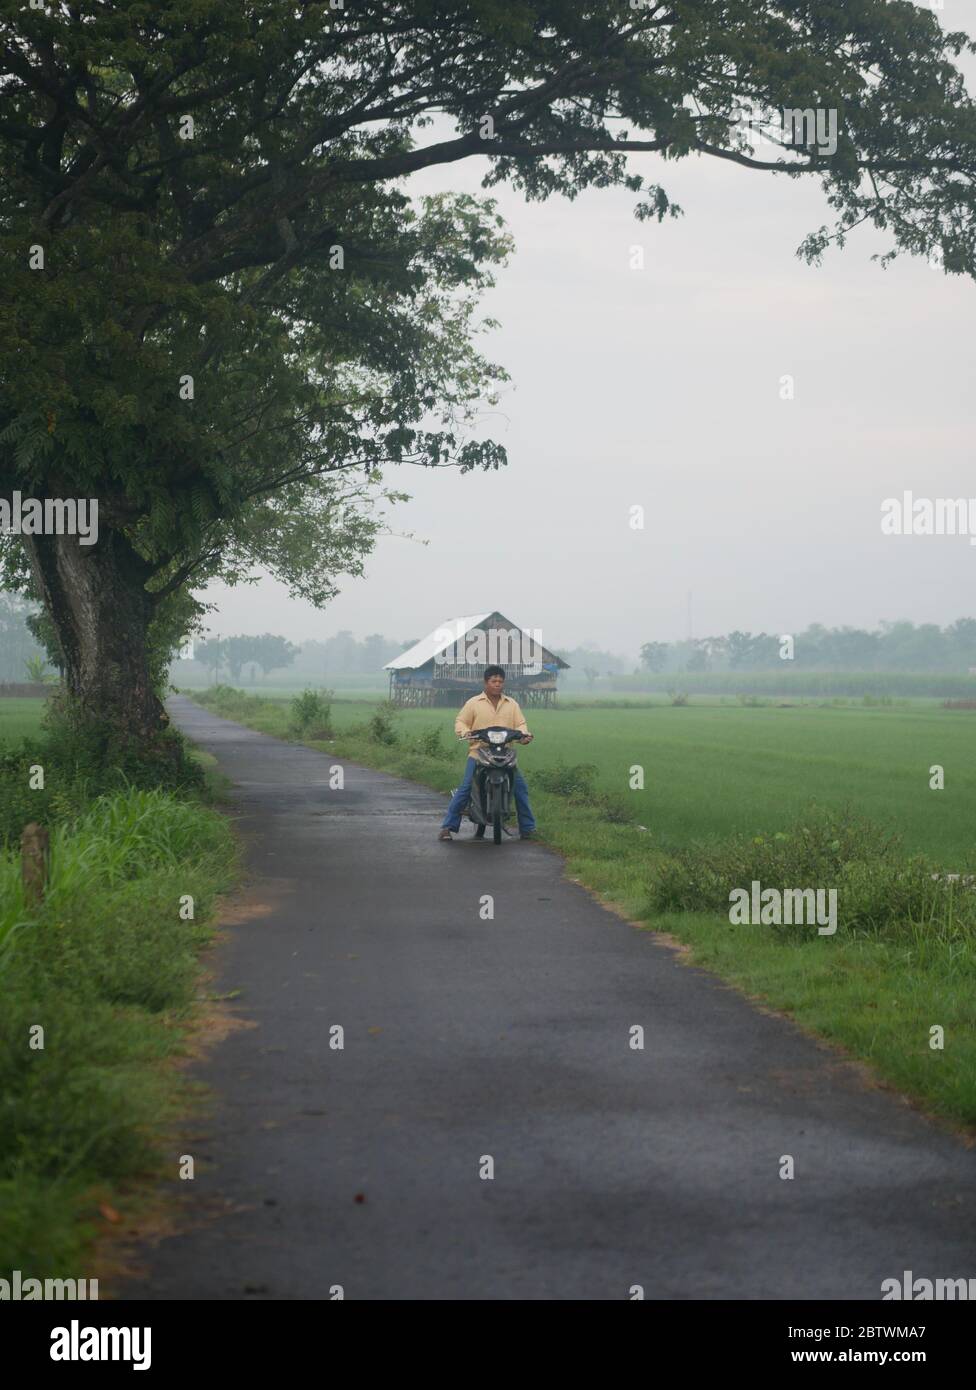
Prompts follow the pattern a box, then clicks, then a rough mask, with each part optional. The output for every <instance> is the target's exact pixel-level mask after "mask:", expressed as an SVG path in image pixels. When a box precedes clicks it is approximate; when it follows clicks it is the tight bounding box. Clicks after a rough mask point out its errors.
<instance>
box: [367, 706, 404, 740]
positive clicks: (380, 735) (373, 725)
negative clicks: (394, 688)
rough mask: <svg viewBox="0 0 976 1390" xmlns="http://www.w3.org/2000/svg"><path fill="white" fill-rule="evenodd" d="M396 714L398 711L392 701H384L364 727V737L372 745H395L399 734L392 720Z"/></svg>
mask: <svg viewBox="0 0 976 1390" xmlns="http://www.w3.org/2000/svg"><path fill="white" fill-rule="evenodd" d="M398 713H399V709H398V707H397V706H396V705H395V704H393V702H392V700H384V701H383V702H382V703H381V704H380V705H379V707H378V708H377V710H376V713H375V714H374V715H373V717H372V718H371V719H370V720H369V722H368V723H367V725H366V737H367V738H369V739H371V740H372V741H373V743H385V744H393V743H396V742H397V740H398V738H399V734H398V733H397V729H396V725H395V723H394V720H395V719H396V716H397V714H398Z"/></svg>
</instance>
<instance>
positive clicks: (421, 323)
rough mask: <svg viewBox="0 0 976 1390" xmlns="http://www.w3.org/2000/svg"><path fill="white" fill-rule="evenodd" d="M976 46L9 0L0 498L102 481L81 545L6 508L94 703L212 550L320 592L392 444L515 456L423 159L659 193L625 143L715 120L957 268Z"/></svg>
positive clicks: (886, 16) (752, 4) (186, 3)
mask: <svg viewBox="0 0 976 1390" xmlns="http://www.w3.org/2000/svg"><path fill="white" fill-rule="evenodd" d="M967 45H968V40H967V39H966V36H964V35H962V34H951V33H945V32H943V30H942V29H941V27H940V26H939V24H938V21H937V19H936V18H935V16H934V15H933V14H932V13H931V12H929V11H928V10H926V9H922V8H918V7H916V6H914V5H911V4H907V3H901V2H900V0H894V2H893V3H886V0H843V3H841V0H834V3H830V2H829V0H671V3H662V4H657V3H654V0H616V2H615V0H600V3H596V4H594V3H589V2H588V0H551V2H550V3H527V2H526V3H521V2H519V0H511V3H509V2H508V0H467V3H456V2H455V0H426V2H425V3H397V0H380V3H374V0H346V3H343V0H332V3H317V4H309V3H303V0H291V3H282V0H151V2H150V0H116V3H106V2H105V0H102V2H100V3H77V4H73V3H59V2H58V0H50V3H48V4H47V6H46V8H44V9H34V8H31V7H30V6H29V5H28V4H26V3H24V0H16V3H12V0H0V168H2V171H3V186H2V197H0V254H2V261H3V275H2V280H0V296H2V298H0V498H3V497H6V498H8V499H9V498H10V497H11V496H12V494H13V492H14V491H20V492H21V493H23V494H24V495H26V496H31V497H39V498H49V497H50V498H54V497H62V498H64V497H78V496H81V497H97V498H98V499H99V503H100V534H99V539H98V542H97V544H96V545H94V546H89V547H87V548H86V547H85V546H83V545H81V544H80V543H79V539H78V538H76V537H71V536H57V535H37V536H25V537H22V538H21V539H20V540H18V541H16V542H13V543H11V542H8V543H7V544H8V546H10V545H11V544H12V545H13V552H12V553H11V554H10V555H9V556H8V565H9V568H10V571H11V572H12V573H13V575H14V576H15V578H19V580H20V582H21V583H23V584H24V585H27V586H29V587H30V588H31V589H32V591H33V592H34V593H35V594H36V595H37V596H38V597H39V598H41V599H42V600H43V603H44V605H45V607H46V610H47V614H48V617H49V620H50V624H51V629H52V631H53V632H54V634H55V640H56V643H57V646H58V648H59V654H60V658H61V664H62V665H63V667H64V670H65V673H66V682H67V686H68V688H69V690H70V691H71V692H72V694H73V697H74V700H75V703H76V706H77V708H78V710H80V711H81V712H82V713H84V714H87V715H89V716H90V717H92V718H95V717H100V718H103V719H107V720H108V722H109V723H110V724H111V726H112V727H113V728H115V729H116V730H123V731H128V732H129V733H130V734H131V735H133V736H135V737H137V738H140V739H147V738H150V737H151V736H152V732H153V730H154V729H155V728H156V727H157V726H158V723H159V719H160V714H161V711H160V706H159V702H158V697H157V694H156V691H155V689H154V681H153V667H152V653H153V651H158V650H159V649H160V642H161V640H162V639H161V638H160V636H159V634H160V633H165V634H168V635H169V636H172V635H173V633H174V630H175V629H176V628H178V627H180V626H185V619H186V615H187V614H192V611H193V601H192V594H193V592H194V591H195V590H198V589H199V587H200V586H201V585H202V584H203V583H204V582H205V581H206V580H207V579H209V578H212V577H213V576H214V575H217V574H220V575H222V576H224V577H225V578H229V579H231V580H234V579H240V578H244V577H245V576H246V575H247V574H248V573H250V572H253V569H254V567H255V565H264V566H267V567H269V568H271V569H272V570H273V571H275V572H277V573H278V574H279V575H280V576H282V577H283V578H285V579H286V580H287V582H288V583H289V584H290V585H291V586H292V589H293V591H294V592H297V593H300V594H302V595H303V596H305V597H309V598H311V599H312V600H313V601H315V602H324V601H325V600H326V599H327V598H328V597H329V596H330V594H331V593H333V592H334V589H335V585H336V582H337V576H338V575H340V574H342V573H344V572H345V573H357V572H359V571H360V570H361V566H362V559H363V556H364V555H365V554H366V553H367V551H368V550H369V548H370V545H371V544H372V542H373V539H374V537H375V534H376V531H377V528H378V527H379V526H380V524H381V520H380V517H379V515H378V512H377V510H376V509H375V508H373V509H372V510H371V508H370V499H371V498H372V497H374V496H375V493H376V490H377V489H379V490H380V491H382V488H383V484H382V474H381V473H380V469H381V467H382V465H383V464H384V463H387V462H390V461H392V462H394V463H402V462H414V463H418V464H422V465H426V466H454V467H461V468H465V469H467V468H474V467H494V466H498V464H500V463H501V462H503V461H504V455H503V452H502V450H501V449H499V448H498V447H497V446H495V445H494V444H492V443H491V442H490V441H485V440H483V439H478V438H477V437H468V434H466V432H465V431H466V424H467V423H468V422H469V421H470V420H471V418H472V416H473V413H474V412H475V411H476V410H477V409H478V406H479V403H480V402H481V401H482V400H483V399H484V398H485V397H486V395H487V396H490V393H491V391H492V388H493V384H494V382H495V381H497V380H498V379H499V378H500V376H501V375H502V373H501V372H500V371H499V369H497V368H495V367H493V366H492V365H491V364H490V363H489V362H487V361H485V359H484V358H483V357H482V356H481V355H480V353H479V352H478V351H477V350H476V349H475V346H474V329H475V319H474V313H475V302H476V299H477V296H478V294H479V293H480V291H481V290H482V289H483V288H484V286H485V285H486V284H488V283H490V272H491V269H492V267H493V266H494V265H495V264H497V263H498V262H499V261H500V260H501V259H502V258H503V256H504V253H505V250H506V241H505V238H504V235H503V232H502V229H501V228H500V225H499V223H498V219H497V218H496V216H495V214H494V212H493V209H492V207H491V205H490V203H488V202H486V201H484V200H481V201H478V200H473V199H471V198H467V197H453V198H451V197H440V198H426V199H420V200H417V201H413V202H412V201H411V200H410V199H409V198H408V196H407V192H406V190H405V187H404V180H405V179H406V178H407V176H409V175H411V174H413V173H416V172H417V171H419V170H422V169H425V168H430V167H432V166H435V165H444V164H452V163H456V162H457V161H459V160H462V159H467V158H471V157H474V156H484V157H487V160H488V173H487V179H486V182H487V183H488V184H489V185H490V184H492V183H497V182H500V181H508V182H510V183H512V184H514V185H516V186H518V187H520V188H522V189H523V190H524V191H525V193H526V194H527V195H528V196H529V197H545V196H547V195H549V194H551V193H554V192H561V193H564V194H567V195H569V196H572V195H574V194H575V193H576V192H577V191H579V190H580V189H582V188H585V187H588V186H607V185H625V186H626V187H628V188H630V189H632V190H633V191H634V193H635V195H636V200H637V211H638V215H640V216H643V217H649V216H656V217H658V218H661V217H663V216H665V215H667V214H669V213H674V212H675V211H676V209H675V208H674V207H673V206H672V205H671V204H670V202H669V199H668V195H667V192H666V191H665V189H664V188H663V187H661V186H660V185H659V184H658V183H657V182H650V183H648V182H647V180H646V178H645V175H644V173H643V172H642V169H643V170H646V168H647V166H648V161H647V160H646V158H643V157H642V156H645V155H646V154H647V153H649V152H654V153H656V154H658V155H661V156H663V157H664V158H665V159H673V158H678V157H681V156H689V155H702V156H707V157H710V158H715V159H722V160H728V161H732V162H734V163H736V164H739V165H741V166H743V167H744V168H745V169H749V170H755V171H772V172H774V173H779V174H781V175H785V176H787V177H796V178H801V177H811V176H812V177H815V178H818V179H820V180H822V182H823V184H824V187H825V189H826V195H827V200H828V202H829V204H830V205H831V206H832V208H833V210H834V219H833V223H832V225H830V226H827V227H824V228H821V229H817V230H814V231H813V233H812V234H811V236H810V237H809V238H808V240H807V242H806V243H805V245H804V248H803V251H804V254H806V255H807V256H809V257H810V258H811V259H816V258H817V257H819V256H820V255H821V254H822V252H823V250H824V249H825V247H826V246H827V245H828V243H829V242H830V241H831V240H832V239H836V240H837V241H838V242H841V243H842V242H843V240H844V238H845V236H846V235H847V234H848V232H849V231H850V230H851V229H852V228H853V227H854V226H855V225H856V224H857V223H858V222H861V221H869V222H873V223H874V224H875V225H876V226H878V227H880V228H883V229H885V230H886V231H887V232H888V233H889V235H890V245H891V251H892V253H897V252H898V251H899V250H906V251H909V252H913V253H932V252H933V251H938V252H939V254H940V255H941V256H942V258H943V260H944V264H945V267H946V269H947V270H948V271H951V272H958V273H967V274H972V273H973V271H974V265H976V257H974V227H976V222H974V217H973V198H974V193H973V172H974V168H976V143H974V136H976V119H974V112H973V106H972V103H971V101H970V99H969V97H968V96H967V95H966V93H965V90H964V87H963V83H962V79H961V77H960V75H959V73H958V71H957V70H956V68H955V67H954V65H953V61H952V60H953V58H954V57H957V56H958V54H959V53H960V52H961V51H962V50H963V48H964V47H966V46H967ZM744 104H745V105H746V106H748V107H749V109H750V110H751V111H752V112H753V113H754V115H755V121H756V122H759V123H762V122H763V121H765V122H766V126H765V128H766V132H767V135H769V136H770V137H771V138H770V140H767V141H766V142H764V144H765V148H764V149H762V150H760V149H759V148H758V147H757V145H756V141H755V134H756V129H755V123H754V124H753V125H752V126H750V127H746V126H744V125H743V120H742V114H743V105H744ZM787 110H789V111H796V112H802V111H809V112H810V113H811V116H812V115H813V114H814V113H816V112H821V113H824V131H835V132H836V139H833V138H832V139H830V140H829V141H825V140H824V139H823V138H820V137H821V136H822V134H823V131H819V130H818V127H817V124H816V121H815V120H812V121H811V122H810V123H808V124H807V125H806V128H804V122H803V121H802V120H801V121H800V122H799V125H796V124H793V125H792V126H791V128H790V129H789V130H787V129H786V128H785V125H784V118H782V115H781V116H780V119H779V124H777V120H776V118H775V117H774V113H776V112H779V113H782V112H784V111H787ZM831 113H834V115H835V118H836V126H834V125H833V124H832V117H831ZM777 140H778V141H779V143H780V145H781V148H780V149H778V150H777V149H775V148H770V144H771V142H775V141H777ZM393 495H394V496H395V495H396V494H393ZM174 604H177V605H180V606H178V607H177V608H176V609H175V610H174ZM177 635H178V634H177Z"/></svg>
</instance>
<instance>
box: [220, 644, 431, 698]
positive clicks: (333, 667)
mask: <svg viewBox="0 0 976 1390" xmlns="http://www.w3.org/2000/svg"><path fill="white" fill-rule="evenodd" d="M417 640H418V639H417V638H413V639H411V641H409V642H399V641H396V640H394V639H391V638H389V637H383V636H381V635H380V634H379V633H375V632H374V633H372V634H371V635H370V636H368V637H365V638H363V640H362V641H360V640H358V639H357V638H356V637H354V636H353V634H352V633H351V632H349V631H343V632H338V633H336V635H335V636H334V637H329V638H326V640H325V641H318V640H316V639H311V640H309V641H307V642H303V643H302V644H301V646H296V645H294V644H293V643H291V642H289V641H287V640H286V639H285V638H284V637H278V636H275V635H274V634H273V633H270V632H265V633H262V634H261V635H260V636H248V635H246V634H243V633H242V634H238V635H236V636H230V637H220V636H213V637H208V638H207V639H206V641H202V642H197V643H196V644H195V647H194V652H193V660H194V661H197V662H199V663H200V664H201V665H202V666H204V667H206V669H207V671H208V672H209V673H210V675H211V676H212V678H213V679H214V680H218V679H221V678H223V677H224V676H226V677H227V678H228V679H229V680H230V681H232V682H233V683H234V684H235V685H236V684H237V683H238V682H239V681H240V680H241V679H242V677H243V678H244V680H245V681H250V683H251V684H253V683H254V681H255V680H256V678H257V672H258V671H259V670H260V671H261V672H262V673H263V674H264V675H265V676H267V675H269V674H270V673H271V672H272V671H281V670H285V669H286V668H288V669H291V670H292V671H293V672H294V673H295V674H296V675H298V676H308V677H309V678H310V679H313V678H318V679H325V678H328V677H329V676H337V675H343V676H345V675H376V674H378V673H379V672H381V671H382V669H383V667H384V665H385V664H386V662H388V661H389V660H390V659H391V658H392V657H394V656H398V655H399V653H400V652H402V651H405V650H406V648H407V647H409V646H413V644H414V642H415V641H417Z"/></svg>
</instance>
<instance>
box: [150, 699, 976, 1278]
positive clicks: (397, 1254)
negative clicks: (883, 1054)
mask: <svg viewBox="0 0 976 1390" xmlns="http://www.w3.org/2000/svg"><path fill="white" fill-rule="evenodd" d="M171 708H172V712H173V715H174V718H175V719H176V721H177V722H178V723H179V725H180V726H181V727H182V728H183V729H184V730H185V731H186V732H187V733H188V734H189V735H190V736H191V737H192V738H193V739H195V740H196V741H197V742H198V743H199V744H201V745H202V746H203V747H204V748H206V749H208V750H209V751H211V752H212V753H214V754H216V756H217V758H218V759H219V762H220V766H221V768H222V769H223V771H224V772H225V773H227V774H228V775H229V776H230V777H231V778H232V779H233V781H234V783H235V800H236V805H237V809H238V812H239V814H240V816H241V822H240V823H241V827H242V829H243V831H244V834H245V836H246V840H247V843H248V867H249V869H250V872H251V874H252V875H254V882H253V889H254V891H253V892H252V894H251V899H252V901H251V906H250V910H249V911H247V912H245V913H244V914H242V916H243V920H242V921H241V922H240V924H239V925H236V926H232V927H230V928H229V929H228V940H227V942H226V943H225V944H224V945H222V946H220V947H219V948H218V950H217V953H216V960H217V965H218V971H219V974H218V979H217V983H216V988H217V989H218V990H225V991H230V990H240V992H241V994H240V998H239V1000H238V1004H239V1008H240V1012H241V1013H242V1014H243V1015H244V1016H245V1017H247V1018H249V1019H251V1020H253V1021H254V1022H255V1023H256V1025H257V1026H256V1027H253V1028H250V1029H244V1030H241V1031H238V1032H235V1033H233V1034H232V1035H231V1036H229V1037H228V1038H227V1039H226V1040H225V1041H224V1042H222V1043H220V1044H219V1045H217V1046H216V1047H215V1048H213V1050H212V1051H211V1053H210V1055H209V1056H208V1057H207V1058H206V1060H205V1061H203V1062H202V1063H199V1064H197V1065H196V1066H195V1068H194V1070H193V1075H195V1076H197V1077H199V1078H200V1079H202V1080H204V1081H205V1082H207V1083H209V1085H210V1086H212V1087H213V1088H214V1091H215V1093H216V1103H215V1106H214V1109H213V1111H212V1113H211V1114H210V1116H209V1117H208V1119H207V1122H206V1127H205V1131H204V1133H202V1134H201V1135H199V1136H198V1137H197V1139H196V1140H195V1141H194V1143H193V1144H192V1145H191V1146H190V1151H191V1152H193V1153H194V1155H195V1157H196V1158H197V1161H198V1164H199V1167H198V1172H197V1176H196V1178H195V1179H194V1181H192V1182H181V1183H178V1184H176V1188H175V1197H174V1200H175V1201H176V1202H177V1203H178V1205H179V1207H180V1212H179V1217H180V1222H181V1231H180V1233H179V1234H177V1235H175V1236H171V1237H170V1238H168V1239H165V1240H162V1241H160V1242H159V1243H158V1244H157V1245H155V1246H151V1247H148V1248H147V1249H146V1250H145V1251H144V1258H143V1260H142V1264H143V1267H144V1269H145V1277H144V1278H140V1279H139V1280H137V1281H133V1282H130V1283H128V1284H127V1285H126V1286H125V1289H124V1290H123V1296H125V1297H129V1298H139V1297H149V1298H192V1299H244V1298H258V1299H263V1298H267V1299H285V1298H288V1299H321V1298H328V1297H329V1296H330V1289H331V1288H332V1287H333V1286H335V1285H341V1286H342V1288H343V1291H344V1295H345V1297H346V1298H352V1299H379V1298H393V1299H399V1298H431V1299H438V1298H439V1299H456V1298H471V1299H511V1298H538V1299H567V1298H581V1299H626V1298H628V1297H629V1296H630V1290H631V1288H632V1286H633V1285H640V1286H642V1287H643V1289H644V1295H645V1297H646V1298H657V1299H674V1298H764V1299H780V1298H810V1299H813V1298H860V1299H878V1298H880V1296H881V1281H882V1280H883V1279H885V1278H888V1277H896V1278H899V1279H900V1277H901V1274H902V1271H903V1270H906V1269H910V1270H912V1271H914V1274H915V1275H916V1276H924V1277H928V1278H936V1277H940V1278H948V1277H968V1276H971V1275H976V1216H974V1209H976V1199H974V1185H973V1177H974V1167H976V1160H974V1155H973V1153H972V1151H969V1150H967V1149H966V1148H965V1147H964V1146H963V1144H961V1143H960V1142H959V1141H957V1140H956V1139H954V1138H952V1137H951V1136H948V1135H946V1134H943V1133H941V1132H940V1131H939V1130H938V1129H936V1128H935V1127H934V1126H933V1125H931V1124H929V1123H928V1122H927V1121H925V1120H924V1119H922V1118H921V1117H920V1116H918V1115H917V1114H916V1113H914V1112H913V1111H912V1110H910V1109H909V1108H908V1107H907V1106H906V1105H905V1104H903V1103H902V1102H901V1101H900V1100H899V1099H898V1098H897V1097H895V1096H892V1095H890V1094H888V1093H885V1092H882V1091H878V1090H871V1089H866V1088H864V1087H863V1086H862V1084H861V1083H860V1082H859V1080H858V1078H857V1073H856V1071H855V1069H854V1068H852V1067H849V1066H847V1065H846V1064H844V1063H840V1062H838V1061H837V1060H836V1058H835V1057H834V1055H833V1054H831V1053H830V1052H828V1051H827V1050H825V1049H822V1048H820V1047H818V1046H817V1045H816V1044H815V1043H814V1042H812V1041H810V1040H809V1039H807V1038H806V1037H804V1036H803V1035H801V1034H800V1033H799V1032H798V1031H797V1030H796V1029H795V1028H793V1027H792V1026H791V1025H790V1024H789V1023H786V1022H784V1021H782V1020H781V1019H778V1018H773V1017H770V1016H767V1015H764V1014H761V1013H759V1012H757V1011H756V1010H755V1009H754V1008H753V1007H752V1006H751V1005H750V1004H749V1003H748V1002H746V1001H745V1000H744V999H742V998H741V997H740V996H738V995H737V994H735V993H734V992H732V991H731V990H729V989H727V988H725V987H723V986H722V985H721V984H720V983H719V982H718V981H717V980H715V979H714V978H712V977H711V976H709V975H707V974H705V973H703V972H701V971H697V970H693V969H689V968H688V967H687V966H683V965H681V964H679V963H678V961H677V959H676V957H675V956H674V954H673V953H672V952H671V951H669V950H668V949H666V948H665V947H664V946H662V945H659V944H656V943H655V942H654V940H653V939H652V937H651V936H650V935H649V934H648V933H646V932H641V931H639V930H636V929H634V928H633V927H630V926H628V925H627V924H626V923H625V922H623V921H621V920H619V919H618V918H616V917H614V916H612V915H610V914H609V913H607V912H605V911H604V910H603V909H602V908H601V907H600V906H599V905H598V904H597V903H595V902H594V901H593V900H592V899H591V898H590V897H589V896H588V895H587V894H586V893H585V892H584V891H583V889H581V888H579V887H578V886H577V885H575V884H573V883H572V882H569V881H568V880H567V879H566V878H564V876H563V870H562V864H561V861H560V860H559V858H558V857H557V856H556V855H555V854H553V853H551V852H549V851H547V850H546V849H545V848H543V847H542V846H540V845H537V844H524V843H521V842H519V841H517V840H512V841H506V843H504V844H503V845H502V846H500V847H498V848H496V847H495V846H494V845H492V844H491V843H490V842H489V843H486V842H477V841H474V840H471V839H467V838H464V839H461V840H455V841H454V842H453V843H451V844H443V843H438V841H437V840H436V838H435V833H436V828H437V824H438V821H439V818H440V816H441V815H442V814H443V807H444V798H443V797H441V796H438V795H437V794H435V793H433V792H429V791H426V790H424V789H422V788H420V787H417V786H414V785H412V784H411V783H409V782H404V781H400V780H398V779H396V778H393V777H388V776H385V775H383V774H380V773H376V772H371V771H368V770H366V769H364V768H361V767H357V766H351V765H346V768H345V788H344V790H342V791H332V790H330V788H329V768H330V764H331V763H332V762H333V761H334V760H333V759H330V758H329V757H328V756H326V755H323V754H321V753H316V752H313V751H312V750H310V749H306V748H302V747H297V746H293V745H289V744H284V743H281V742H279V741H277V740H275V739H272V738H267V737H265V736H263V735H260V734H257V733H253V732H251V731H249V730H247V729H243V728H241V727H239V726H238V725H235V724H231V723H229V722H227V721H226V720H222V719H218V718H216V717H215V716H213V715H211V714H209V713H205V712H204V711H203V710H201V709H200V708H199V707H197V706H195V705H193V704H192V703H190V702H189V701H188V700H186V699H183V698H179V699H174V700H173V702H172V706H171ZM525 763H526V769H527V771H528V773H529V778H530V783H531V760H530V758H529V757H528V756H526V759H525ZM463 834H464V836H465V837H467V836H469V835H470V834H471V827H470V826H467V825H466V827H465V830H464V832H463ZM486 894H489V895H491V896H492V897H493V899H494V918H493V919H492V920H486V919H484V918H483V917H482V916H481V906H480V905H481V901H482V899H483V897H484V895H486ZM825 949H826V948H825ZM335 1025H339V1026H340V1027H341V1028H342V1029H343V1030H344V1047H343V1049H342V1050H341V1051H340V1050H336V1049H333V1048H331V1047H330V1045H329V1043H330V1030H331V1029H332V1028H333V1027H334V1026H335ZM634 1025H640V1027H642V1028H643V1029H644V1048H643V1050H642V1051H641V1050H634V1049H632V1048H631V1046H630V1037H631V1029H632V1028H633V1027H634ZM786 1154H789V1155H792V1157H793V1159H794V1163H795V1174H796V1176H795V1178H794V1179H793V1180H792V1181H787V1180H783V1179H782V1178H781V1177H780V1175H779V1174H780V1159H781V1156H782V1155H786ZM486 1156H488V1157H490V1159H491V1160H492V1161H493V1164H494V1176H493V1177H492V1178H490V1179H486V1178H483V1177H482V1176H480V1174H481V1172H482V1171H483V1170H484V1168H485V1166H486V1163H485V1158H486Z"/></svg>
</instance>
